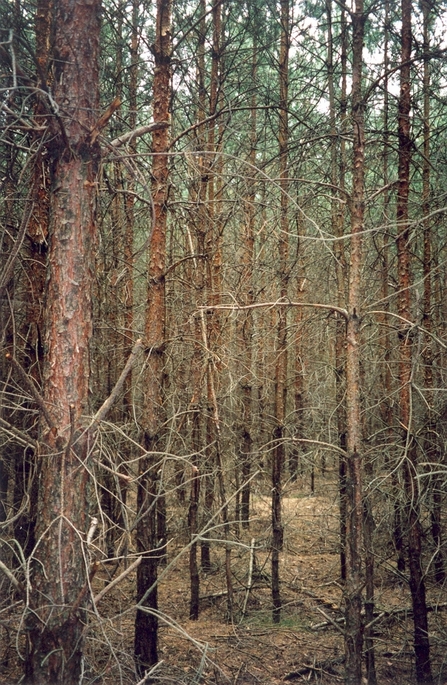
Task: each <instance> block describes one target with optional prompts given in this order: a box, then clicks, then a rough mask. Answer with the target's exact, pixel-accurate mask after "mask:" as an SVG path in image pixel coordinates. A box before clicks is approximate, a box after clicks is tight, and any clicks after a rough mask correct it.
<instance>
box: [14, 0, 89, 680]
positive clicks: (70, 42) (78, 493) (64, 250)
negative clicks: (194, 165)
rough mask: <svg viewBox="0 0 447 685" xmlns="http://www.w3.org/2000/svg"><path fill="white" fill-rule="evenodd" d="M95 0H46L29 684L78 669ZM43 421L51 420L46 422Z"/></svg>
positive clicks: (85, 509) (84, 570)
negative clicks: (40, 368)
mask: <svg viewBox="0 0 447 685" xmlns="http://www.w3.org/2000/svg"><path fill="white" fill-rule="evenodd" d="M100 9H101V4H100V1H99V0H91V1H89V2H77V3H74V4H73V3H71V2H68V0H58V1H57V2H55V4H54V48H53V50H54V52H53V56H54V83H53V99H54V101H55V103H56V105H57V108H58V111H57V113H55V114H54V116H53V119H52V122H51V127H52V136H51V142H50V143H49V144H48V153H49V157H50V166H51V175H52V183H51V190H50V207H49V251H48V275H47V287H46V304H45V311H44V322H45V341H44V343H45V348H44V351H45V366H44V380H43V395H44V401H45V404H46V407H47V411H48V415H49V419H47V420H44V418H42V419H41V431H40V455H39V458H40V473H39V503H38V512H37V525H36V540H37V543H36V547H35V549H34V552H33V556H32V558H31V560H30V565H31V578H32V580H31V585H32V593H31V596H30V609H31V611H30V612H29V613H28V618H27V622H28V629H29V636H30V652H29V655H28V657H27V659H26V664H25V670H26V678H27V680H28V682H32V683H33V684H35V685H44V684H45V685H53V684H56V683H57V684H58V685H59V684H60V685H62V684H63V685H72V684H73V685H74V684H75V683H76V684H77V683H78V682H79V679H80V674H81V669H82V663H81V662H82V643H83V631H84V626H85V611H84V608H85V599H84V595H85V596H87V593H86V592H85V588H86V586H87V582H88V580H87V578H88V571H89V569H88V564H87V563H86V562H87V559H88V554H87V553H86V550H85V543H84V539H83V538H84V535H85V534H86V532H87V529H88V526H89V517H88V513H89V504H90V496H89V460H90V454H91V449H92V443H93V436H92V434H91V431H89V430H88V429H87V427H86V422H85V418H84V417H85V415H86V414H87V412H88V393H89V375H90V366H89V341H90V338H91V333H92V314H91V312H92V302H91V288H92V282H93V259H94V254H95V248H96V222H95V219H96V194H97V189H96V184H97V172H98V163H99V147H98V145H97V144H96V143H93V144H92V143H91V140H90V131H92V129H93V127H94V123H95V121H96V119H97V117H98V106H99V92H98V76H99V68H98V54H99V31H100ZM48 423H50V424H51V425H47V424H48Z"/></svg>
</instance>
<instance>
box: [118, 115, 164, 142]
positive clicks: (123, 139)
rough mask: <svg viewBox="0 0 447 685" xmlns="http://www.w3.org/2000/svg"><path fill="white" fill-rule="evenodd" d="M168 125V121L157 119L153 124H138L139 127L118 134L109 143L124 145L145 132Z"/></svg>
mask: <svg viewBox="0 0 447 685" xmlns="http://www.w3.org/2000/svg"><path fill="white" fill-rule="evenodd" d="M168 126H169V121H158V122H157V123H154V124H148V125H147V126H140V127H139V128H136V129H134V130H133V131H128V132H127V133H123V135H122V136H119V138H115V140H112V141H111V142H110V143H109V145H111V146H112V147H121V146H122V145H125V144H126V143H130V142H131V141H132V140H133V139H134V138H139V137H140V136H144V134H145V133H152V131H159V130H160V129H161V128H167V127H168Z"/></svg>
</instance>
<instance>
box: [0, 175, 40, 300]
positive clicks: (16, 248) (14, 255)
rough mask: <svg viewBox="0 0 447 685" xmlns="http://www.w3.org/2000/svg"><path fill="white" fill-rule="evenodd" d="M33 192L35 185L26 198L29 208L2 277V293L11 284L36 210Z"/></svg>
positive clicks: (26, 207) (0, 282)
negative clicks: (15, 265) (15, 266)
mask: <svg viewBox="0 0 447 685" xmlns="http://www.w3.org/2000/svg"><path fill="white" fill-rule="evenodd" d="M32 191H33V185H32V184H31V189H30V191H29V193H28V196H27V198H26V203H27V206H25V211H24V212H23V216H22V221H21V222H20V226H19V230H18V233H17V237H16V239H15V242H14V245H13V247H12V250H11V252H10V254H9V257H8V259H7V261H6V265H5V267H4V269H3V273H2V274H1V277H0V292H1V291H2V290H3V289H4V288H6V286H7V285H8V283H9V280H10V278H11V276H12V271H13V268H14V262H15V260H16V259H17V256H18V254H19V252H20V248H21V247H22V243H23V241H24V238H25V234H26V229H27V228H28V223H29V220H30V218H31V214H32V212H33V209H34V202H32V200H31V194H32Z"/></svg>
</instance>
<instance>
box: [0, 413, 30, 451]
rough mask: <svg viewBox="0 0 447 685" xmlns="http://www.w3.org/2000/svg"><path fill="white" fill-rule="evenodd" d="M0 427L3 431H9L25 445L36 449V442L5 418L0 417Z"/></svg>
mask: <svg viewBox="0 0 447 685" xmlns="http://www.w3.org/2000/svg"><path fill="white" fill-rule="evenodd" d="M0 427H1V428H3V430H4V432H5V433H10V434H11V435H12V436H14V437H15V438H16V439H17V440H18V441H19V442H23V443H24V445H25V447H32V448H33V449H37V442H36V440H33V439H32V438H30V437H28V435H27V434H26V433H24V432H23V431H21V430H19V428H16V427H15V426H11V424H10V423H8V421H5V419H2V418H1V417H0Z"/></svg>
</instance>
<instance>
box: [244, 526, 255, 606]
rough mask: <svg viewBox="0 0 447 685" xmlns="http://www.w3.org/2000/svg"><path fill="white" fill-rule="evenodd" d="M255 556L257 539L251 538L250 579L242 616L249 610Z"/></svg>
mask: <svg viewBox="0 0 447 685" xmlns="http://www.w3.org/2000/svg"><path fill="white" fill-rule="evenodd" d="M254 556H255V539H254V538H252V539H251V544H250V561H249V563H248V581H247V591H246V593H245V598H244V606H243V607H242V617H244V616H245V613H246V611H247V602H248V596H249V594H250V590H251V587H252V583H253V561H254Z"/></svg>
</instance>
